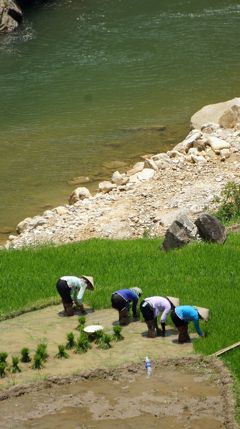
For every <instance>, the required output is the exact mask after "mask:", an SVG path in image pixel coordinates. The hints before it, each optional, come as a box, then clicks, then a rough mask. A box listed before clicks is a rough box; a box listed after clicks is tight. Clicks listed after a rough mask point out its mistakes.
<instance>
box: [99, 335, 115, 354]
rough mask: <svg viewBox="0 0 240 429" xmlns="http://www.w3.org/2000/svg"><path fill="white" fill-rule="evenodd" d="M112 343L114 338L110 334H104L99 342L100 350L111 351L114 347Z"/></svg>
mask: <svg viewBox="0 0 240 429" xmlns="http://www.w3.org/2000/svg"><path fill="white" fill-rule="evenodd" d="M111 341H112V336H111V335H109V334H106V333H103V335H102V337H101V338H100V340H99V341H98V348H99V349H103V350H107V349H110V348H111V347H112V346H111Z"/></svg>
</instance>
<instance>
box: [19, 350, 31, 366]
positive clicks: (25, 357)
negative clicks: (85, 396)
mask: <svg viewBox="0 0 240 429" xmlns="http://www.w3.org/2000/svg"><path fill="white" fill-rule="evenodd" d="M21 362H24V363H27V362H31V358H30V356H29V349H28V348H27V347H23V348H22V350H21Z"/></svg>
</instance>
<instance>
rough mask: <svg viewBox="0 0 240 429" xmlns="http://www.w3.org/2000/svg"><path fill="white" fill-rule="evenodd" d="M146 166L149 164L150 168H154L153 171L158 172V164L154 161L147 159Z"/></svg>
mask: <svg viewBox="0 0 240 429" xmlns="http://www.w3.org/2000/svg"><path fill="white" fill-rule="evenodd" d="M146 164H147V166H148V167H150V168H152V169H153V170H155V171H158V166H157V164H156V162H155V161H154V160H153V159H151V158H147V159H146Z"/></svg>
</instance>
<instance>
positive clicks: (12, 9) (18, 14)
mask: <svg viewBox="0 0 240 429" xmlns="http://www.w3.org/2000/svg"><path fill="white" fill-rule="evenodd" d="M21 21H22V11H21V9H20V7H19V6H18V5H17V4H16V3H15V1H14V0H0V33H9V32H11V31H13V30H15V28H17V27H18V25H19V24H20V22H21Z"/></svg>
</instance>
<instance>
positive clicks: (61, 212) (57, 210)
mask: <svg viewBox="0 0 240 429" xmlns="http://www.w3.org/2000/svg"><path fill="white" fill-rule="evenodd" d="M52 211H53V212H55V213H57V214H58V215H59V216H64V215H66V214H67V213H68V209H67V208H66V207H64V206H58V207H55V209H53V210H52Z"/></svg>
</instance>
